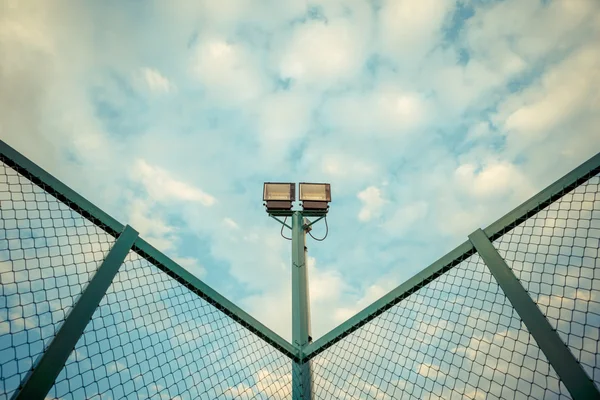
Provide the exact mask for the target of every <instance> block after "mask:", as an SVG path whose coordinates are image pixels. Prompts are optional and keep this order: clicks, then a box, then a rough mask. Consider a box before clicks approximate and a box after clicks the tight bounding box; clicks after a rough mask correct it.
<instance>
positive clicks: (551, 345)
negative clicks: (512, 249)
mask: <svg viewBox="0 0 600 400" xmlns="http://www.w3.org/2000/svg"><path fill="white" fill-rule="evenodd" d="M469 240H470V241H471V243H473V246H475V249H476V250H477V252H478V253H479V255H480V256H481V258H482V259H483V261H484V262H485V264H486V265H487V267H488V269H489V270H490V272H491V273H492V275H494V278H496V281H497V282H498V285H500V287H501V288H502V291H503V292H504V294H505V295H506V297H507V298H508V300H509V301H510V303H511V304H512V306H513V307H514V308H515V311H517V313H518V314H519V316H520V317H521V319H522V320H523V323H524V324H525V326H526V327H527V329H528V330H529V333H531V336H533V338H534V339H535V341H536V342H537V344H538V346H539V348H540V349H541V350H542V351H543V352H544V354H545V355H546V358H547V359H548V361H549V362H550V364H552V367H554V370H555V371H556V373H557V374H558V376H559V377H560V379H561V380H562V382H563V383H564V384H565V386H566V387H567V389H568V390H569V392H570V393H571V396H572V397H573V399H575V400H577V399H600V392H598V389H597V388H596V386H595V385H594V382H593V381H592V380H591V379H590V377H589V376H588V375H587V374H586V372H585V371H584V370H583V367H582V366H581V364H579V362H578V361H577V360H576V359H575V357H574V356H573V354H572V353H571V352H570V351H569V348H568V347H567V345H566V344H565V343H564V342H563V341H562V340H561V338H560V336H558V334H557V333H556V331H555V330H554V329H552V326H551V325H550V323H549V322H548V320H547V319H546V317H545V316H544V314H542V312H541V311H540V309H539V308H538V307H537V305H536V304H535V302H534V301H533V300H532V299H531V297H530V296H529V294H528V293H527V291H526V290H525V288H523V286H522V285H521V283H520V282H519V280H518V279H517V277H516V276H515V274H514V273H513V272H512V270H511V269H510V268H509V266H508V265H507V264H506V262H505V261H504V259H503V258H502V257H501V256H500V254H498V251H496V249H495V248H494V246H493V244H492V242H490V240H489V239H488V237H487V236H486V234H485V233H484V232H483V231H482V230H481V229H477V230H476V231H475V232H473V233H472V234H471V235H469Z"/></svg>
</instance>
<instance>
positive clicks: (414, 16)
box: [378, 0, 453, 64]
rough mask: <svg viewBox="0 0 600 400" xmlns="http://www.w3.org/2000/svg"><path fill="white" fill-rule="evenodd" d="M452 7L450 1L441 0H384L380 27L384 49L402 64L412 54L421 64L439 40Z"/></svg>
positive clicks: (379, 37)
mask: <svg viewBox="0 0 600 400" xmlns="http://www.w3.org/2000/svg"><path fill="white" fill-rule="evenodd" d="M452 6H453V2H451V1H439V0H426V1H419V2H415V1H411V0H387V1H384V2H383V5H382V8H381V9H380V10H379V16H380V18H381V24H380V25H379V26H378V28H379V36H378V39H379V43H380V46H381V50H382V51H383V52H384V53H385V54H386V55H389V56H391V57H394V58H395V59H396V60H398V61H399V62H400V63H402V61H403V59H405V58H407V57H411V58H412V59H413V60H414V61H416V62H415V64H418V62H419V61H420V59H421V58H422V57H423V56H424V55H425V54H426V53H427V52H428V51H429V50H431V49H432V48H433V46H435V45H436V43H437V41H438V40H439V39H440V36H441V28H442V24H443V22H444V19H445V18H446V16H447V13H448V12H449V11H450V9H451V7H452ZM402 64H406V63H402Z"/></svg>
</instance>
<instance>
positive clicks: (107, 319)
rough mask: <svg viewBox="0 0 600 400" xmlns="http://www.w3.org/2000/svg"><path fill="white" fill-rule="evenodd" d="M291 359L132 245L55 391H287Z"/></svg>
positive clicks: (136, 394) (144, 394) (228, 395)
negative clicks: (202, 297)
mask: <svg viewBox="0 0 600 400" xmlns="http://www.w3.org/2000/svg"><path fill="white" fill-rule="evenodd" d="M291 368H292V362H291V360H290V359H289V358H288V357H287V356H285V355H283V354H282V353H280V352H279V351H278V350H275V349H274V348H272V346H270V345H268V344H266V343H265V342H264V341H262V339H259V338H258V337H257V336H256V335H254V334H253V333H251V332H250V331H248V330H247V329H246V328H244V327H242V326H241V325H239V324H238V323H237V322H235V321H233V320H232V319H231V318H229V317H228V316H226V315H225V314H223V313H222V312H221V311H219V310H217V309H216V308H215V307H213V306H212V305H210V304H209V303H207V302H206V301H205V300H203V299H201V298H200V297H198V296H197V295H196V294H195V293H193V292H191V291H190V290H189V289H187V288H186V287H184V286H183V285H181V284H180V283H178V282H177V281H175V280H174V279H172V278H171V277H169V276H168V275H166V274H164V273H163V272H162V271H160V270H159V269H158V268H156V267H155V266H154V265H152V264H151V263H149V262H148V261H147V260H145V259H142V258H141V257H139V256H138V255H137V254H136V253H134V252H131V253H130V255H129V256H128V259H127V260H126V262H125V263H124V264H123V265H122V266H121V269H120V270H119V272H118V274H117V276H116V277H115V279H114V281H113V283H112V285H111V286H110V288H109V290H108V292H107V294H106V296H105V297H104V299H103V300H102V302H101V304H100V306H99V308H98V309H97V310H96V312H95V313H94V316H93V317H92V319H91V322H90V323H89V324H88V326H87V327H86V330H85V332H84V334H83V336H82V337H81V338H80V340H79V342H78V343H77V345H76V347H75V349H74V351H73V352H72V353H71V355H70V357H69V359H68V361H67V363H66V365H65V368H64V369H63V370H62V372H61V373H60V375H59V376H58V378H57V380H56V382H55V385H54V387H53V388H52V389H51V391H50V393H49V396H50V397H51V398H66V399H80V398H86V399H95V398H102V399H111V398H113V399H120V398H148V399H150V398H152V399H154V398H156V399H159V398H168V399H175V398H181V399H198V398H199V399H267V398H268V399H285V398H289V397H290V393H291Z"/></svg>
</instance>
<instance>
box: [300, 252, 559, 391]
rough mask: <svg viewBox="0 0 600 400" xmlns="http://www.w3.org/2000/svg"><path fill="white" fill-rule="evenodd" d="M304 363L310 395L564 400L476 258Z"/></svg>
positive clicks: (556, 380) (544, 362) (530, 340)
mask: <svg viewBox="0 0 600 400" xmlns="http://www.w3.org/2000/svg"><path fill="white" fill-rule="evenodd" d="M312 363H313V379H314V387H315V399H332V398H336V399H399V398H401V399H455V398H461V399H462V398H470V399H481V398H485V399H494V398H510V399H515V398H529V399H541V398H569V394H568V392H567V390H566V389H565V388H564V386H563V385H562V383H561V382H560V380H559V378H558V377H557V375H556V372H555V371H554V369H553V368H552V367H551V366H550V365H549V364H548V361H547V360H546V357H545V356H544V354H543V353H542V352H541V350H540V349H539V348H538V346H537V343H536V342H535V340H534V339H533V337H532V336H531V335H530V334H529V332H528V331H527V328H526V327H525V326H524V325H523V323H522V321H521V319H520V318H519V316H518V315H517V314H516V312H515V311H514V309H513V308H512V306H511V304H510V302H509V301H508V300H507V298H506V297H505V296H504V294H503V292H502V290H501V289H500V287H499V286H498V285H497V283H496V281H495V280H494V278H493V277H492V275H491V274H490V273H489V271H488V270H487V267H485V265H484V264H483V262H482V261H481V260H480V258H479V256H478V255H473V256H471V257H470V258H468V259H467V260H465V261H463V262H461V263H460V264H459V265H458V266H456V267H455V268H453V269H452V270H450V271H449V272H448V273H446V274H445V275H442V276H441V277H440V278H438V279H437V280H435V281H433V282H431V283H429V284H428V285H426V286H425V287H423V288H421V289H420V290H418V291H417V292H415V293H413V294H411V295H410V296H409V297H408V298H406V299H404V300H402V301H401V302H400V303H398V304H397V305H396V306H394V307H393V308H391V309H389V310H387V311H386V312H384V313H383V314H381V315H380V316H379V317H378V318H376V319H374V320H372V321H370V322H369V323H368V324H366V325H364V326H363V327H361V328H360V329H358V330H357V331H355V332H353V333H352V334H350V335H349V336H347V337H346V338H345V339H343V340H341V341H340V342H338V343H336V344H334V345H333V346H332V347H330V348H328V349H327V350H325V351H324V352H322V353H320V354H319V355H317V356H315V357H314V358H313V359H312Z"/></svg>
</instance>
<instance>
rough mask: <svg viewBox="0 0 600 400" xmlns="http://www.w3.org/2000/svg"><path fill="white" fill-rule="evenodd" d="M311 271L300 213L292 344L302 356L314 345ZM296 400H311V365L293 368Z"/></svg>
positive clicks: (295, 232)
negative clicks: (310, 293)
mask: <svg viewBox="0 0 600 400" xmlns="http://www.w3.org/2000/svg"><path fill="white" fill-rule="evenodd" d="M310 334H311V333H310V300H309V297H308V268H307V265H306V231H305V228H304V216H303V215H302V212H301V211H294V214H293V215H292V341H293V343H294V345H296V346H297V347H298V348H299V349H300V352H302V350H303V349H304V348H305V347H306V346H307V345H308V344H309V343H310V342H311V340H312V339H311V337H310ZM292 392H293V399H294V400H310V399H312V374H311V370H310V361H306V362H303V363H298V362H295V361H294V364H293V367H292Z"/></svg>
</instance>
